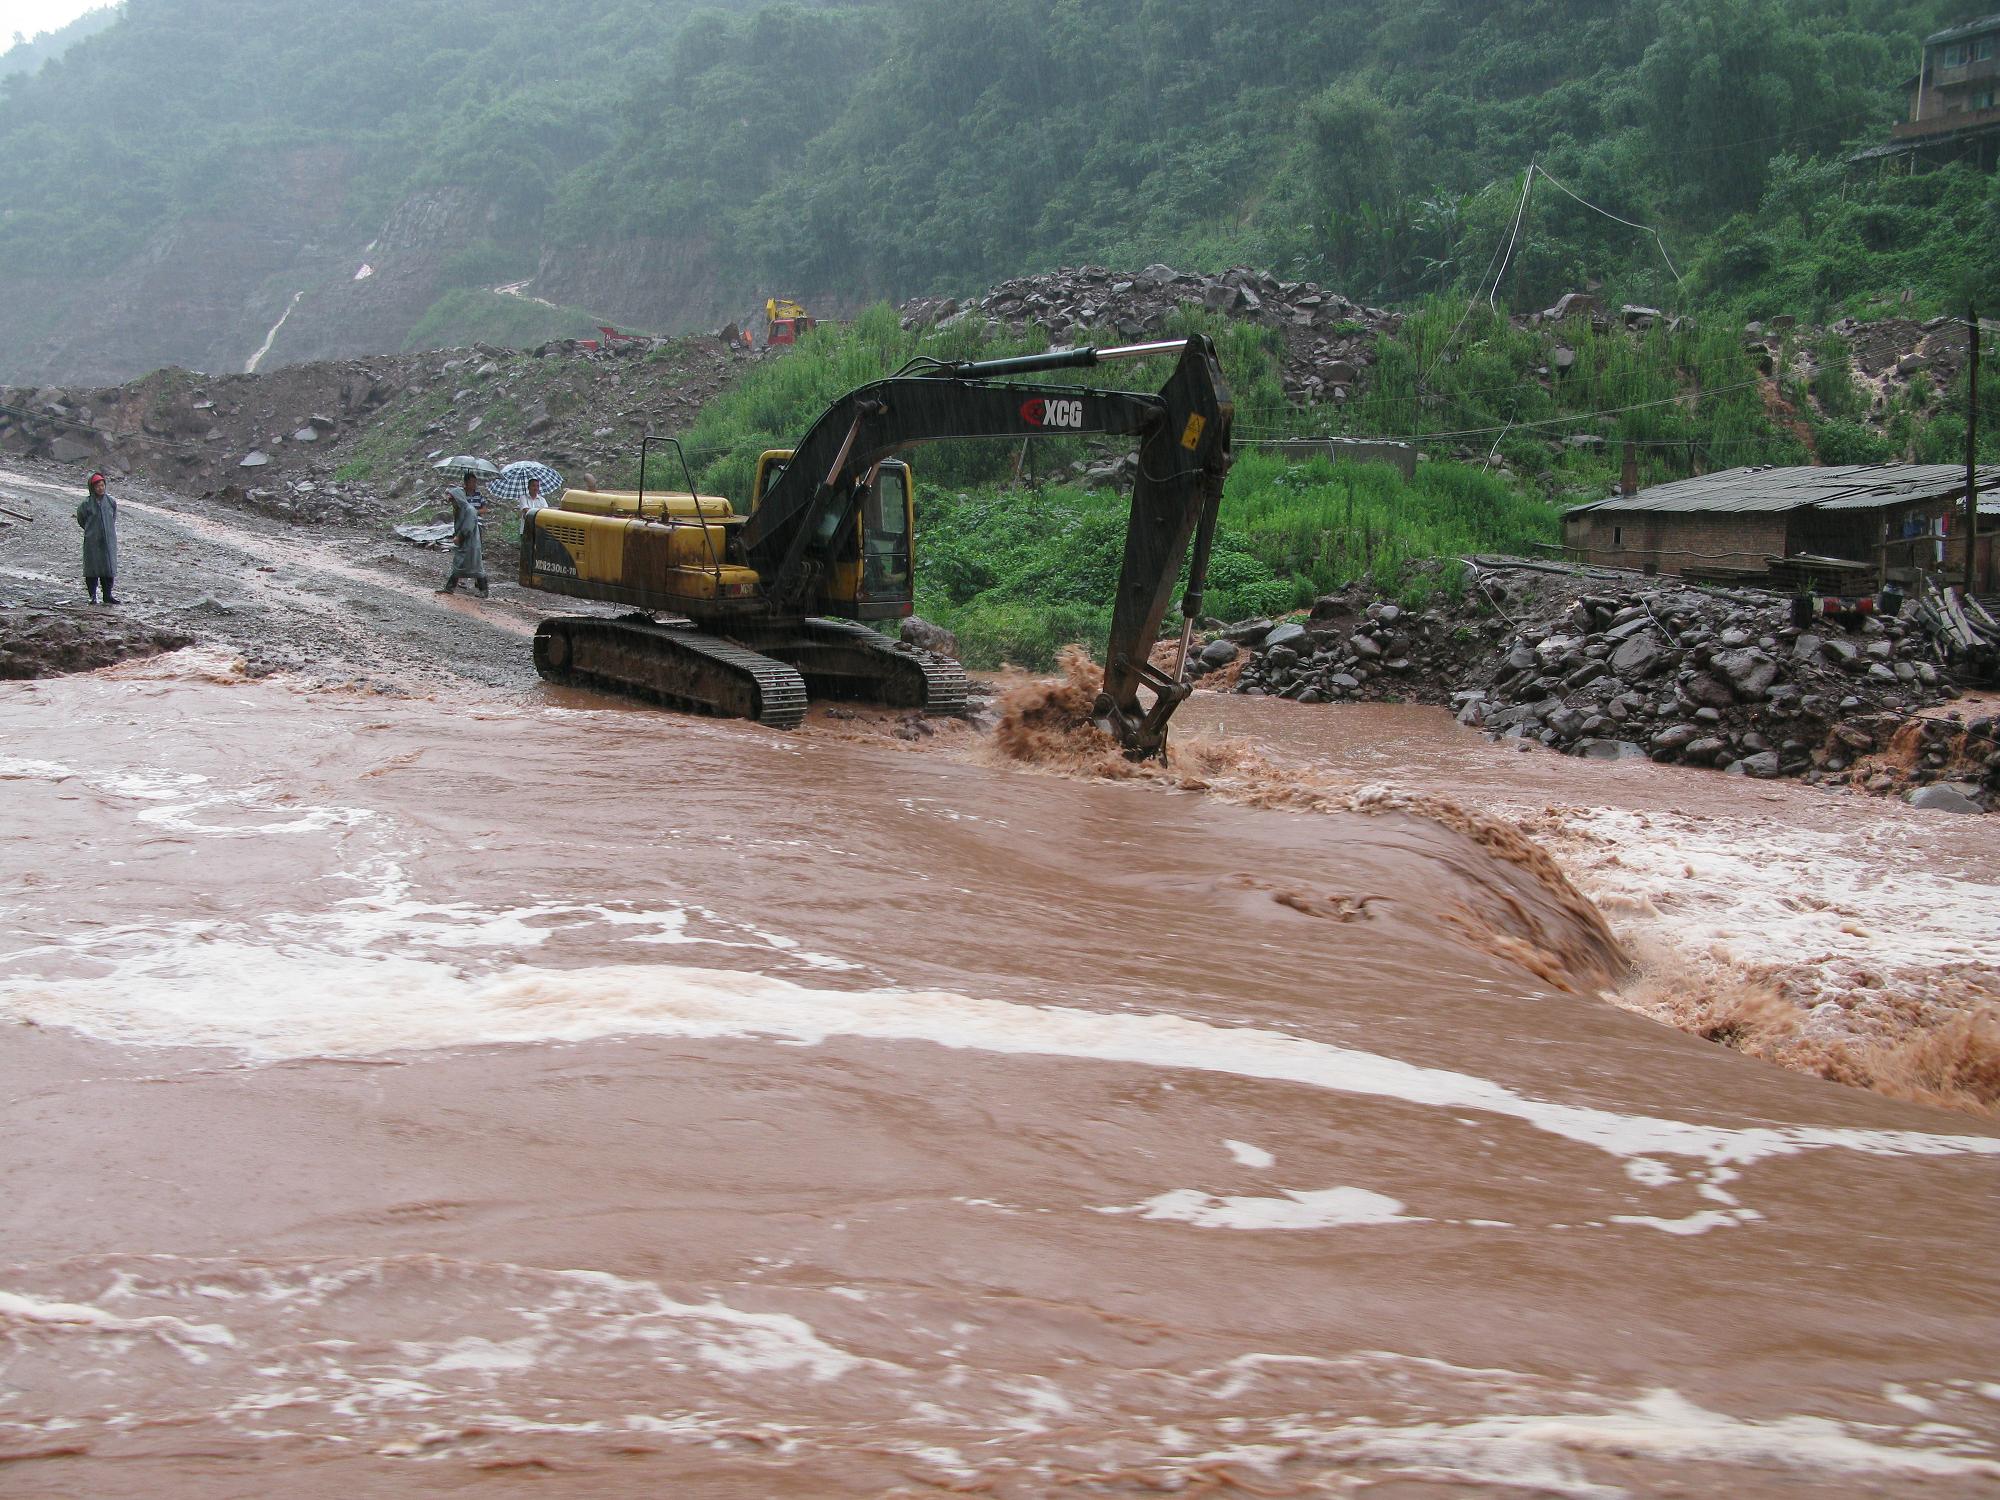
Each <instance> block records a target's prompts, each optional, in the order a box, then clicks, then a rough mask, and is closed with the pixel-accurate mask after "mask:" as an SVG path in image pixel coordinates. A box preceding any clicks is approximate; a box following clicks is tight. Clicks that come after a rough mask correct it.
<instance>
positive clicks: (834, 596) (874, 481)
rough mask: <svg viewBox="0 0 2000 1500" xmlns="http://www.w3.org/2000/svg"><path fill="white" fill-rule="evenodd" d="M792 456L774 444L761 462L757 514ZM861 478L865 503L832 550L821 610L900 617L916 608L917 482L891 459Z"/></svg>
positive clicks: (755, 503) (863, 617) (856, 508)
mask: <svg viewBox="0 0 2000 1500" xmlns="http://www.w3.org/2000/svg"><path fill="white" fill-rule="evenodd" d="M791 457H792V450H791V449H789V448H774V449H771V450H770V451H768V452H766V453H765V454H763V455H762V456H761V457H760V458H759V459H758V460H757V483H756V489H755V492H754V494H753V496H752V498H751V501H750V509H751V511H752V513H753V514H754V513H755V511H756V509H757V507H758V505H759V504H761V503H762V501H763V499H764V496H765V495H766V494H768V493H769V492H770V489H771V486H772V485H774V484H776V483H777V482H778V479H779V478H780V476H782V475H783V474H784V472H785V465H786V464H787V463H789V462H790V460H791ZM860 482H861V485H862V490H861V494H860V496H859V503H858V504H857V505H855V506H853V507H852V509H851V511H850V512H849V515H850V519H849V520H848V521H847V522H846V523H845V524H846V533H847V534H846V535H845V536H838V537H835V538H834V539H833V545H832V546H831V548H830V549H829V551H830V553H831V555H832V557H833V559H834V562H833V566H832V567H831V569H830V570H829V571H828V574H827V577H826V581H825V584H824V585H823V587H822V589H821V592H820V596H819V599H818V601H817V608H818V610H819V611H820V612H821V613H824V614H829V615H838V616H841V617H843V618H845V619H849V620H900V619H902V618H903V617H904V616H905V615H907V614H909V613H910V612H911V609H912V607H913V601H914V593H913V588H914V582H915V567H914V561H915V559H914V557H913V555H912V551H911V540H910V539H911V536H912V534H913V533H914V532H915V530H916V481H915V479H914V478H913V477H912V475H911V473H910V466H909V465H908V464H906V463H904V462H903V461H902V460H900V459H894V458H890V459H884V460H883V461H882V462H881V463H879V464H877V465H875V467H874V469H873V470H872V471H871V472H870V473H868V474H867V475H865V476H864V477H863V478H862V479H861V481H860ZM837 514H838V512H837V511H830V512H829V515H830V516H831V515H837Z"/></svg>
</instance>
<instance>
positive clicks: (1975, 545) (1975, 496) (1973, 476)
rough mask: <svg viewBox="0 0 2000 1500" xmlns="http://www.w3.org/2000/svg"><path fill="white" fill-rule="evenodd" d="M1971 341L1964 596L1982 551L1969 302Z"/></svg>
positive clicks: (1971, 323)
mask: <svg viewBox="0 0 2000 1500" xmlns="http://www.w3.org/2000/svg"><path fill="white" fill-rule="evenodd" d="M1965 325H1966V326H1965V331H1966V334H1967V336H1968V337H1969V338H1970V339H1971V341H1972V347H1971V351H1970V353H1969V354H1968V355H1967V358H1966V365H1965V597H1966V598H1968V599H1970V598H1971V597H1972V564H1973V555H1974V554H1975V553H1976V552H1977V551H1978V550H1979V468H1978V464H1979V309H1978V308H1976V307H1973V306H1971V305H1969V304H1968V305H1967V307H1966V309H1965Z"/></svg>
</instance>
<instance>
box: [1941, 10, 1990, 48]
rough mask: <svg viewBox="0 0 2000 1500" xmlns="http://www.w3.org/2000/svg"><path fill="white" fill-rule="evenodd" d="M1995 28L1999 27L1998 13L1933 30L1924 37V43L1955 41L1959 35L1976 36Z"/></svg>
mask: <svg viewBox="0 0 2000 1500" xmlns="http://www.w3.org/2000/svg"><path fill="white" fill-rule="evenodd" d="M1996 29H2000V15H1996V16H1985V17H1983V18H1981V19H1980V20H1977V21H1967V22H1966V23H1965V24H1964V25H1963V26H1951V27H1947V28H1946V29H1945V30H1943V31H1933V32H1932V33H1931V34H1930V35H1929V36H1927V37H1925V38H1924V45H1925V46H1926V47H1935V46H1936V45H1937V44H1938V43H1939V42H1955V41H1957V40H1958V39H1959V38H1960V37H1967V36H1978V35H1979V33H1980V32H1982V31H1993V30H1996Z"/></svg>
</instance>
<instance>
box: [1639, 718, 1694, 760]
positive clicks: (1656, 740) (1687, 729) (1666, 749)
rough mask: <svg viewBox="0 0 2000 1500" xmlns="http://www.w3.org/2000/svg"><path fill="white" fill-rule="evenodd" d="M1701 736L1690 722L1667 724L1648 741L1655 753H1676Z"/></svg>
mask: <svg viewBox="0 0 2000 1500" xmlns="http://www.w3.org/2000/svg"><path fill="white" fill-rule="evenodd" d="M1700 737H1701V730H1699V729H1698V728H1696V727H1695V726H1694V725H1692V724H1669V725H1668V726H1667V727H1666V728H1665V729H1662V730H1661V731H1660V732H1659V733H1658V734H1656V735H1654V736H1653V738H1652V740H1651V741H1650V743H1651V745H1652V749H1653V753H1654V754H1655V755H1678V754H1680V752H1681V751H1683V750H1685V749H1687V747H1688V746H1689V745H1691V744H1693V743H1694V742H1695V741H1696V740H1697V739H1699V738H1700Z"/></svg>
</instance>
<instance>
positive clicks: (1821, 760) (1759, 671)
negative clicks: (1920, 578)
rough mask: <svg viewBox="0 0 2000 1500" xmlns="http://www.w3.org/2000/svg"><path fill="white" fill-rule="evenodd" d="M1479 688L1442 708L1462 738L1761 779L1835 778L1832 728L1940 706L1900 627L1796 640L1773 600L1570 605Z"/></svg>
mask: <svg viewBox="0 0 2000 1500" xmlns="http://www.w3.org/2000/svg"><path fill="white" fill-rule="evenodd" d="M1479 675H1481V676H1484V677H1485V678H1486V679H1487V680H1486V681H1484V682H1482V683H1478V684H1476V685H1474V684H1468V686H1467V687H1465V688H1464V689H1462V690H1461V692H1460V693H1459V694H1458V695H1456V696H1455V702H1454V706H1455V707H1456V708H1457V709H1458V711H1459V719H1460V722H1462V723H1467V724H1477V725H1481V726H1483V727H1484V728H1486V729H1487V730H1489V731H1491V732H1495V733H1498V734H1500V735H1502V736H1505V737H1508V738H1516V739H1535V740H1538V741H1540V742H1541V743H1542V744H1544V745H1549V746H1552V747H1554V748H1557V749H1562V750H1567V751H1569V752H1570V753H1572V754H1577V755H1592V756H1617V755H1628V754H1633V753H1638V752H1643V753H1645V754H1648V755H1650V756H1652V758H1653V759H1655V760H1665V761H1684V762H1687V763H1689V764H1693V765H1703V766H1715V767H1718V768H1720V769H1723V770H1735V771H1739V772H1740V773H1742V774H1745V775H1750V776H1760V777H1773V776H1780V775H1807V774H1810V773H1813V772H1824V771H1828V770H1832V771H1840V770H1844V769H1845V768H1846V766H1847V764H1848V762H1849V761H1851V760H1852V758H1853V752H1852V751H1851V750H1845V749H1843V748H1842V743H1843V742H1841V741H1840V740H1838V739H1837V738H1832V739H1830V736H1832V735H1833V731H1834V728H1835V726H1836V725H1839V724H1842V723H1843V722H1845V721H1848V720H1852V719H1856V718H1865V717H1874V716H1878V715H1883V714H1891V715H1895V716H1898V717H1901V716H1904V715H1907V714H1908V713H1909V712H1910V711H1912V710H1914V709H1917V708H1921V707H1925V706H1928V705H1930V704H1934V703H1938V702H1942V701H1943V700H1944V699H1945V698H1947V697H1949V696H1952V695H1953V694H1954V693H1955V689H1954V688H1953V687H1952V686H1951V684H1950V682H1949V680H1948V679H1947V678H1946V676H1945V675H1944V673H1942V672H1941V671H1940V670H1939V669H1938V666H1937V664H1936V661H1935V652H1934V650H1933V649H1932V646H1931V642H1930V638H1929V636H1928V635H1926V634H1925V633H1924V632H1923V631H1922V630H1921V629H1919V628H1917V627H1916V626H1914V625H1911V624H1905V623H1904V622H1903V621H1901V620H1884V619H1880V618H1876V617H1874V616H1864V617H1861V619H1860V620H1859V621H1858V622H1856V628H1854V629H1852V630H1850V629H1848V628H1844V627H1843V626H1841V625H1839V624H1832V623H1827V624H1819V623H1814V624H1811V625H1809V626H1805V627H1802V626H1800V625H1798V624H1795V623H1793V619H1792V614H1791V606H1790V602H1789V601H1788V600H1786V599H1784V598H1781V597H1778V596H1771V595H1748V594H1719V593H1713V592H1708V591H1703V590H1696V589H1691V588H1684V587H1676V586H1673V585H1664V586H1654V587H1649V588H1623V589H1604V590H1602V591H1599V592H1592V593H1585V594H1583V595H1582V596H1580V597H1579V598H1578V599H1577V600H1576V601H1575V603H1574V604H1573V605H1572V606H1571V608H1570V610H1569V611H1568V613H1567V614H1566V615H1564V616H1563V617H1561V618H1560V619H1557V620H1555V621H1538V622H1536V623H1533V624H1527V625H1523V626H1521V627H1520V628H1519V629H1517V630H1516V631H1514V632H1513V633H1511V635H1509V636H1508V637H1507V638H1506V639H1505V640H1503V642H1502V643H1501V652H1500V654H1499V656H1498V659H1497V661H1496V662H1495V663H1493V664H1492V665H1491V667H1490V668H1489V671H1488V672H1487V673H1482V674H1479Z"/></svg>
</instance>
